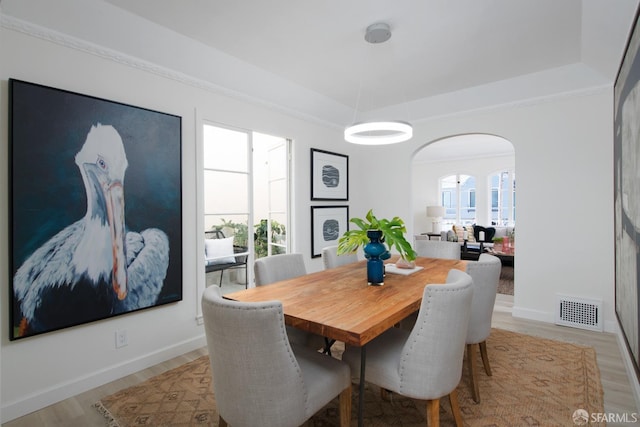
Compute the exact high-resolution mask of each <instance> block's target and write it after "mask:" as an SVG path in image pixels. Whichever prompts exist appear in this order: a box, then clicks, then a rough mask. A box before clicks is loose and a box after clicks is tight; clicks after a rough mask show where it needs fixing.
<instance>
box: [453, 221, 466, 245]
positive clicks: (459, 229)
mask: <svg viewBox="0 0 640 427" xmlns="http://www.w3.org/2000/svg"><path fill="white" fill-rule="evenodd" d="M451 229H452V230H453V232H454V233H456V235H457V236H458V238H457V239H456V242H462V241H463V240H464V227H462V226H461V225H454V226H452V227H451Z"/></svg>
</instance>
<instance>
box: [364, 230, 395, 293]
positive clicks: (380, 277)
mask: <svg viewBox="0 0 640 427" xmlns="http://www.w3.org/2000/svg"><path fill="white" fill-rule="evenodd" d="M367 237H368V238H369V243H367V245H366V246H365V247H364V257H365V258H366V259H367V282H368V283H369V284H370V285H375V286H380V285H384V263H383V261H384V260H386V259H389V257H390V256H391V254H390V253H389V251H387V247H386V246H385V244H384V243H383V242H384V239H383V237H382V231H381V230H367Z"/></svg>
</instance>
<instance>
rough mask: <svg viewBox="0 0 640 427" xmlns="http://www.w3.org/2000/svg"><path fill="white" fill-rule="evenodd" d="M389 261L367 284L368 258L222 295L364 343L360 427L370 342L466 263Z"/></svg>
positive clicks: (333, 336)
mask: <svg viewBox="0 0 640 427" xmlns="http://www.w3.org/2000/svg"><path fill="white" fill-rule="evenodd" d="M397 258H398V257H397V256H396V257H392V258H391V259H390V260H389V261H388V262H387V263H386V264H385V276H384V283H383V284H380V285H369V284H368V283H367V264H366V260H362V261H359V262H355V263H352V264H347V265H343V266H340V267H337V268H332V269H328V270H322V271H317V272H314V273H310V274H306V275H304V276H299V277H295V278H291V279H287V280H282V281H279V282H275V283H272V284H269V285H265V286H258V287H253V288H249V289H246V290H242V291H238V292H233V293H229V294H226V295H224V297H225V298H227V299H231V300H235V301H241V302H258V301H273V300H277V301H280V302H281V303H282V307H283V312H284V318H285V319H284V320H285V323H286V324H287V325H290V326H293V327H295V328H298V329H302V330H304V331H308V332H311V333H314V334H317V335H320V336H323V337H325V338H326V339H328V340H335V341H342V342H343V343H344V344H345V345H346V346H357V347H361V350H362V351H361V364H360V378H359V396H358V425H359V426H362V422H363V405H364V383H365V366H366V365H365V363H366V344H367V343H368V342H370V341H371V340H373V339H374V338H376V337H377V336H379V335H380V334H382V333H383V332H385V331H386V330H388V329H389V328H392V327H394V326H395V325H398V324H399V322H400V321H402V320H403V319H405V318H406V317H407V316H409V315H410V314H412V313H414V312H416V311H418V310H419V309H420V304H421V302H422V296H423V293H424V288H425V286H427V285H434V284H444V283H446V279H447V275H448V273H449V271H450V270H451V269H458V270H462V271H465V270H466V265H467V261H463V260H451V259H442V258H424V257H418V258H417V259H416V260H415V268H412V269H406V268H398V267H396V265H395V261H396V260H397Z"/></svg>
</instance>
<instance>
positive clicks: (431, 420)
mask: <svg viewBox="0 0 640 427" xmlns="http://www.w3.org/2000/svg"><path fill="white" fill-rule="evenodd" d="M427 425H429V426H431V427H440V399H433V400H427Z"/></svg>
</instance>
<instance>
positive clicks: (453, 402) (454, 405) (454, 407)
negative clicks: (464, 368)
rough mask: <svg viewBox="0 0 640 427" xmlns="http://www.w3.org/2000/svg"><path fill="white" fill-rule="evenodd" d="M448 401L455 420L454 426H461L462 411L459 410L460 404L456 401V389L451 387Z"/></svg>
mask: <svg viewBox="0 0 640 427" xmlns="http://www.w3.org/2000/svg"><path fill="white" fill-rule="evenodd" d="M449 402H450V403H451V412H452V413H453V419H454V420H456V427H462V412H460V404H459V403H458V390H457V389H453V391H452V392H451V393H449Z"/></svg>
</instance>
